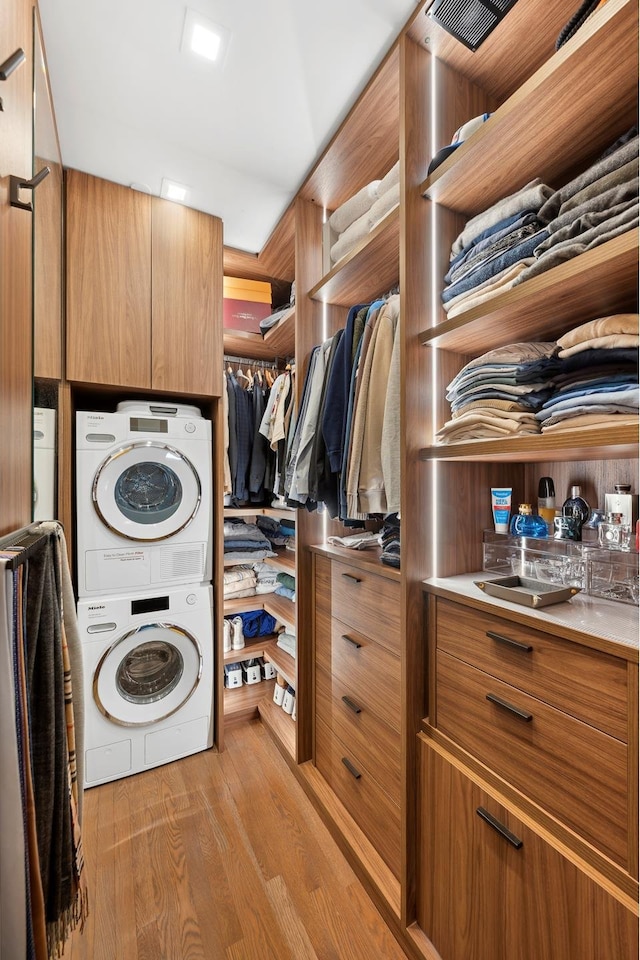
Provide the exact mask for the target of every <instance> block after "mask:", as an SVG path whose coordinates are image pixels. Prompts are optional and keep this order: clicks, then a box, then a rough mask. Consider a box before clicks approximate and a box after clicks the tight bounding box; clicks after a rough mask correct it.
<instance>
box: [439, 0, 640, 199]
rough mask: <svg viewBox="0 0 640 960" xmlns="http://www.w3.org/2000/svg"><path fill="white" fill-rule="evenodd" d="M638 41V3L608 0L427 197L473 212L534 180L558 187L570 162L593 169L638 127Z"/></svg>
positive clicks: (450, 164)
mask: <svg viewBox="0 0 640 960" xmlns="http://www.w3.org/2000/svg"><path fill="white" fill-rule="evenodd" d="M637 44H638V4H637V2H636V0H608V2H607V3H606V4H605V5H604V6H601V7H600V9H599V10H597V11H596V12H595V13H594V14H593V15H592V16H591V17H590V18H589V20H588V21H587V22H586V23H585V24H584V25H583V26H582V27H581V28H580V30H578V31H577V33H576V35H575V36H574V37H572V38H571V40H569V41H568V42H567V43H566V44H564V46H562V47H561V48H560V50H558V51H557V52H556V53H555V54H554V55H553V56H552V57H550V59H549V60H548V61H547V63H545V64H544V65H543V66H542V67H541V68H540V69H539V70H537V71H536V73H534V75H533V76H532V77H530V79H529V80H527V81H526V82H525V83H523V85H522V86H521V87H520V88H519V89H518V90H517V91H516V92H515V93H514V94H513V96H511V97H509V99H508V100H506V101H505V102H504V103H503V104H502V106H501V107H499V109H498V110H496V111H495V113H494V114H493V115H492V117H491V118H490V119H489V120H488V121H487V122H486V123H485V124H483V125H482V127H481V128H480V129H479V130H477V131H476V133H474V135H473V136H472V137H470V138H469V139H468V140H467V141H466V142H465V143H463V144H462V145H461V146H460V147H458V149H457V150H455V151H454V152H453V154H452V155H451V156H450V157H448V158H447V159H446V160H445V161H444V162H443V163H442V164H441V165H440V166H439V167H438V168H437V170H435V171H434V172H433V174H432V175H431V176H430V177H428V178H427V180H426V181H425V182H424V183H423V185H422V188H421V190H422V192H423V194H424V196H425V197H428V198H429V199H431V200H435V201H436V202H437V203H439V204H442V205H443V206H445V207H448V208H449V209H451V210H457V211H459V212H461V213H465V214H467V215H474V214H476V213H480V212H481V211H482V210H486V209H487V208H488V207H490V206H491V205H492V204H494V203H496V201H498V200H500V199H501V198H502V197H505V196H508V195H509V194H511V193H513V192H514V191H516V190H519V189H520V188H521V187H522V186H523V185H524V184H525V183H527V182H528V181H530V180H532V179H533V178H534V177H540V178H541V179H542V180H543V181H544V182H545V183H548V184H549V185H550V186H552V187H559V186H561V185H562V184H563V183H564V182H565V181H564V179H563V174H564V172H565V170H566V167H567V161H568V160H569V161H570V162H571V164H572V166H573V168H574V169H576V170H577V169H578V168H579V167H580V165H584V166H586V165H588V164H589V163H591V162H593V160H595V159H596V158H597V157H598V155H599V154H600V153H602V151H603V150H605V149H606V148H607V147H608V146H610V144H611V143H613V142H614V141H615V139H616V138H617V137H618V136H620V134H622V133H624V132H625V130H626V129H628V128H629V127H631V126H632V125H633V124H635V123H636V122H637V116H638V84H637V80H636V76H635V71H634V70H630V69H629V64H630V63H635V62H636V60H637ZM594 117H597V118H598V122H597V124H594V122H593V118H594Z"/></svg>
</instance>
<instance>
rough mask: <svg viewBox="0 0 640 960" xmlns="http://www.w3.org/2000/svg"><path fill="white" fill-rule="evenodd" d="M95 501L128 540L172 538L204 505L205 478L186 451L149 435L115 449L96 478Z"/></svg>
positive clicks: (103, 517) (99, 511)
mask: <svg viewBox="0 0 640 960" xmlns="http://www.w3.org/2000/svg"><path fill="white" fill-rule="evenodd" d="M92 495H93V506H94V509H95V511H96V513H97V514H98V516H99V517H100V519H101V520H102V522H103V523H104V524H105V526H107V527H108V528H109V530H113V531H115V532H116V533H118V534H120V536H122V537H126V538H127V539H128V540H136V541H141V540H144V541H150V540H166V539H167V537H172V536H174V535H175V534H176V533H178V532H179V531H180V530H183V529H184V528H185V527H186V526H187V524H189V523H190V522H191V520H192V519H193V518H194V516H195V515H196V513H197V512H198V508H199V506H200V500H201V496H202V489H201V485H200V478H199V476H198V474H197V472H196V470H195V468H194V466H193V465H192V464H191V462H190V461H189V460H188V459H187V457H185V455H184V454H183V453H181V452H180V451H179V450H176V449H175V447H172V446H170V445H168V444H165V443H158V442H156V441H153V440H144V441H139V442H137V443H131V444H128V445H127V446H125V447H121V448H120V449H119V450H116V451H115V452H114V453H112V454H110V456H108V457H107V459H106V460H104V461H103V463H102V464H101V465H100V467H99V468H98V470H97V471H96V474H95V477H94V480H93V493H92Z"/></svg>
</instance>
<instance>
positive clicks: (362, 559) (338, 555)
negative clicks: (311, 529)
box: [309, 543, 402, 583]
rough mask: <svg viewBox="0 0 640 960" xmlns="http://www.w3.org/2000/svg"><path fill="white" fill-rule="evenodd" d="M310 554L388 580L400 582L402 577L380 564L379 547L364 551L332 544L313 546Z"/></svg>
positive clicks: (394, 568)
mask: <svg viewBox="0 0 640 960" xmlns="http://www.w3.org/2000/svg"><path fill="white" fill-rule="evenodd" d="M309 549H310V550H311V551H312V553H317V554H319V555H320V556H323V557H327V558H328V559H329V560H343V561H345V562H346V563H348V564H349V565H350V566H352V567H357V568H358V569H360V570H364V571H369V572H370V573H374V574H376V575H377V576H380V577H386V578H387V579H388V580H395V581H396V582H398V583H399V582H400V580H401V579H402V575H401V572H400V570H398V568H397V567H390V566H388V565H386V564H384V563H382V561H381V559H380V549H379V547H377V546H375V547H370V548H367V549H366V550H353V549H351V548H350V547H340V546H338V545H337V544H333V543H323V544H317V543H316V544H314V545H313V546H312V547H310V548H309Z"/></svg>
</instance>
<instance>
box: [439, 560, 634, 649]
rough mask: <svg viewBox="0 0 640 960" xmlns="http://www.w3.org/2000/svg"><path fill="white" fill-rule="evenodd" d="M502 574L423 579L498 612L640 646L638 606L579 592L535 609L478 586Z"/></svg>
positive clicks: (623, 643)
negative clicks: (500, 596)
mask: <svg viewBox="0 0 640 960" xmlns="http://www.w3.org/2000/svg"><path fill="white" fill-rule="evenodd" d="M499 579H501V575H500V574H496V573H489V572H488V571H486V570H480V571H478V572H477V573H466V574H461V575H460V576H456V577H432V578H430V579H429V580H424V581H423V582H424V584H425V586H426V587H433V588H434V590H436V591H437V592H439V593H447V594H450V595H451V596H452V597H453V598H454V599H455V597H461V598H462V597H469V598H470V599H473V600H479V601H481V602H482V603H483V604H486V605H487V606H489V607H495V608H496V613H502V614H503V615H504V614H505V612H506V611H513V612H515V613H518V614H521V615H522V614H525V615H526V616H527V618H531V619H532V620H535V621H537V622H538V623H540V624H541V625H542V624H545V625H548V626H550V627H564V628H567V629H569V630H575V631H578V632H580V633H584V634H587V635H590V636H593V637H600V638H601V639H603V640H607V641H609V642H613V643H616V644H622V645H623V646H625V647H632V648H634V649H636V650H637V649H638V647H639V646H640V643H639V637H640V615H639V611H638V607H634V606H632V605H631V604H627V603H616V602H615V601H613V600H602V599H600V598H599V597H590V596H588V595H587V594H585V593H578V594H576V596H575V597H572V598H571V600H566V601H563V602H562V603H556V604H553V605H552V606H549V607H542V608H541V609H538V610H534V609H533V608H532V607H528V606H524V605H523V604H520V603H512V602H511V601H509V600H502V599H500V598H498V597H490V596H487V594H486V593H485V592H484V591H483V590H481V589H480V588H479V587H477V586H476V585H475V583H474V581H475V580H485V581H488V580H499Z"/></svg>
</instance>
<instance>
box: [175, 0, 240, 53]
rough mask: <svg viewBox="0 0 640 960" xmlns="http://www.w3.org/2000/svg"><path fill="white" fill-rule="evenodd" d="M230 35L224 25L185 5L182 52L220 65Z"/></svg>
mask: <svg viewBox="0 0 640 960" xmlns="http://www.w3.org/2000/svg"><path fill="white" fill-rule="evenodd" d="M230 37H231V34H230V33H229V31H228V30H227V29H226V27H221V26H220V24H218V23H214V22H213V20H209V19H208V17H205V16H203V15H202V14H201V13H197V12H196V11H195V10H190V9H189V8H188V7H187V12H186V14H185V18H184V28H183V31H182V43H181V44H180V49H181V50H182V52H183V53H189V54H196V55H197V56H199V57H203V58H204V59H205V60H208V61H209V62H211V63H215V64H216V65H218V66H220V65H221V64H222V63H223V61H224V58H225V55H226V52H227V47H228V45H229V39H230Z"/></svg>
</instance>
